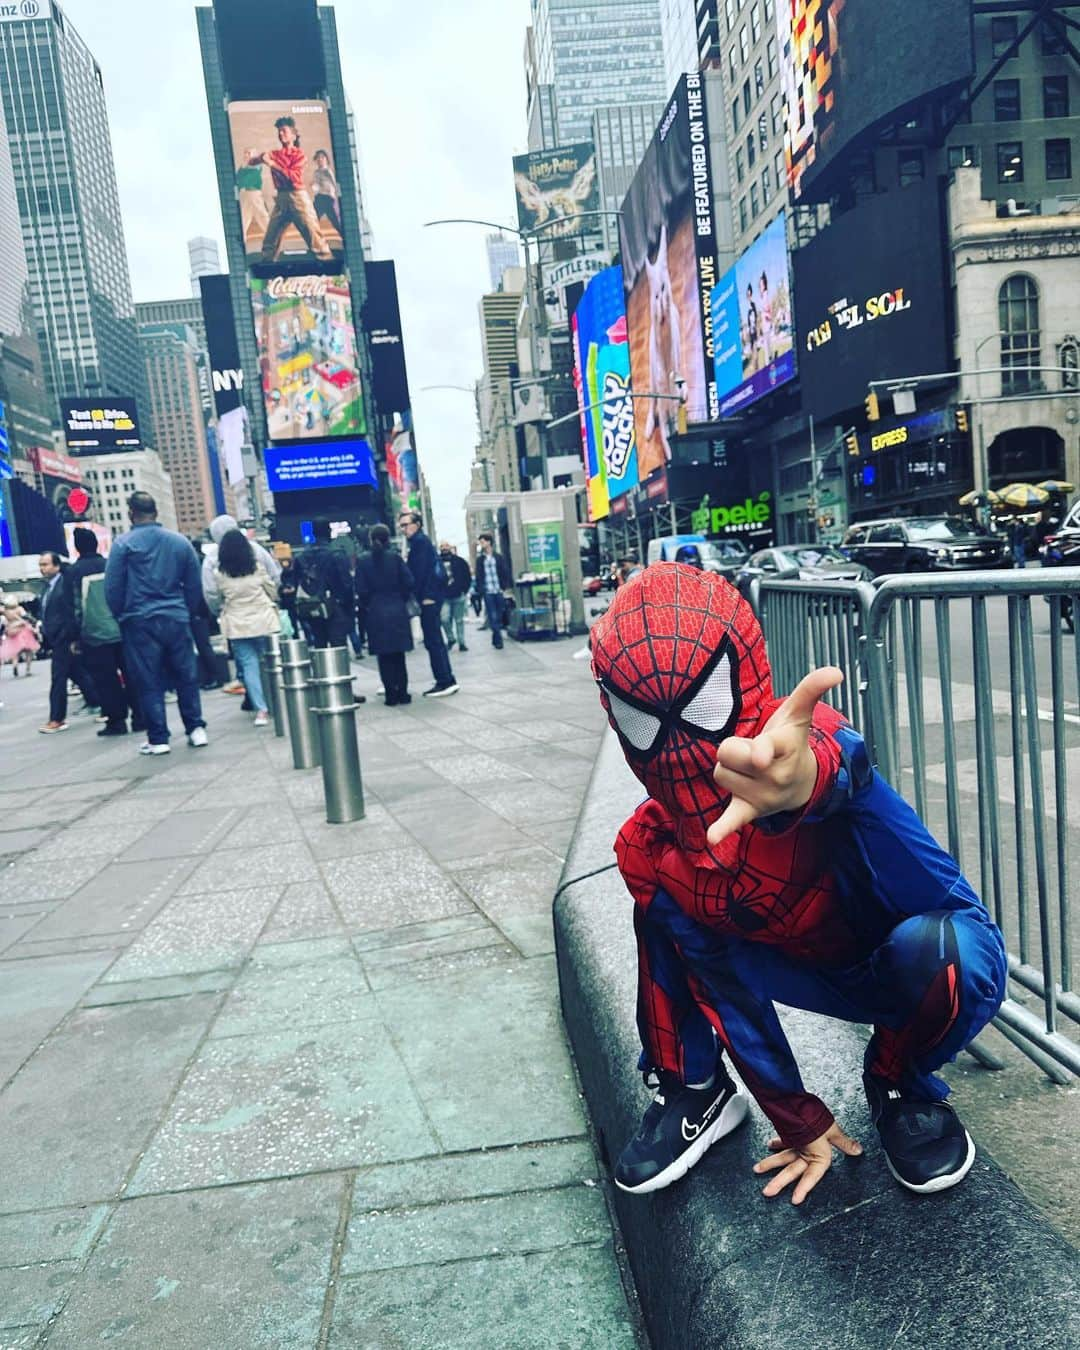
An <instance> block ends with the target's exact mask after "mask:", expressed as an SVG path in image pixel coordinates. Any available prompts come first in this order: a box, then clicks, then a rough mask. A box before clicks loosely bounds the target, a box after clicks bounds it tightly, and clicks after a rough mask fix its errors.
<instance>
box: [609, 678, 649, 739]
mask: <svg viewBox="0 0 1080 1350" xmlns="http://www.w3.org/2000/svg"><path fill="white" fill-rule="evenodd" d="M605 692H606V694H607V696H608V703H609V704H610V705H611V715H612V717H614V719H615V725H616V726H617V727H618V728H619V734H620V735H621V736H622V738H623V739H624V740H625V741H628V742H629V743H630V744H631V745H632V746H633V747H634V749H635V750H648V749H649V747H650V746H651V745H652V743H653V741H655V740H656V737H657V733H658V732H659V730H660V719H659V717H654V716H653V715H652V713H647V712H644V711H642V709H641V708H635V707H633V706H632V705H631V704H629V703H624V702H623V701H622V699H621V698H619V697H618V696H617V695H615V694H613V693H612V692H611V690H610V689H608V690H605Z"/></svg>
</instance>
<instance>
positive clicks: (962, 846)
mask: <svg viewBox="0 0 1080 1350" xmlns="http://www.w3.org/2000/svg"><path fill="white" fill-rule="evenodd" d="M1033 599H1034V600H1036V601H1037V609H1036V612H1035V614H1039V615H1042V614H1043V613H1044V612H1045V617H1046V618H1047V619H1048V620H1049V633H1048V635H1046V637H1045V644H1044V640H1043V634H1042V632H1041V627H1040V632H1039V633H1038V635H1036V622H1035V614H1033V611H1032V600H1033ZM751 600H752V602H753V603H754V604H755V608H756V609H757V611H758V614H759V616H760V617H761V618H762V623H763V627H764V629H765V633H766V638H767V640H768V642H769V649H770V659H771V661H772V663H773V671H774V676H775V685H776V689H777V692H778V693H785V692H788V691H789V690H790V689H791V688H793V687H794V685H795V684H796V683H797V682H798V680H799V679H801V677H802V675H803V674H805V673H806V671H807V670H808V669H810V668H812V667H813V666H815V665H821V664H827V663H828V664H835V665H838V666H840V667H841V668H842V669H843V670H844V671H845V674H846V675H847V677H848V678H847V679H846V680H845V685H849V684H850V685H852V686H853V687H855V688H857V690H858V697H854V696H851V695H849V698H848V703H847V705H846V706H845V704H844V702H843V701H842V700H840V699H839V698H838V699H837V700H836V701H837V706H838V707H840V708H841V710H842V711H843V712H845V713H846V714H847V715H848V716H849V718H850V720H851V721H852V722H853V724H854V725H855V726H856V727H857V728H858V729H859V730H860V731H861V732H862V734H863V735H864V736H865V738H866V741H867V744H868V746H869V748H870V751H871V754H872V756H873V758H874V760H875V763H876V764H877V766H878V769H879V771H880V772H881V773H882V774H883V775H884V776H885V778H886V779H888V781H889V782H891V783H892V784H893V786H894V787H896V788H897V790H898V791H900V792H901V793H903V795H904V796H906V797H908V798H910V799H911V800H912V801H913V804H914V806H915V808H916V810H917V811H918V812H919V814H920V816H922V818H923V819H924V820H925V821H926V822H927V824H928V825H929V826H930V828H931V829H932V830H933V831H934V833H935V834H937V835H938V836H939V837H943V838H945V839H947V841H948V846H949V850H950V852H952V853H953V854H954V856H955V857H956V858H957V859H958V860H959V861H960V863H961V865H962V866H963V865H964V864H965V862H967V863H968V864H972V865H973V864H974V862H975V860H976V859H977V862H978V880H979V888H980V890H981V893H982V896H983V899H984V901H985V902H986V904H987V907H988V908H989V909H990V911H991V913H992V914H993V916H994V919H995V922H996V923H997V924H998V925H999V926H1000V928H1001V929H1002V932H1003V933H1004V934H1005V941H1006V946H1007V949H1008V953H1009V975H1010V980H1011V982H1012V983H1011V985H1010V997H1008V998H1007V999H1006V1001H1005V1003H1004V1004H1003V1005H1002V1008H1001V1011H1000V1013H999V1015H998V1017H997V1018H996V1019H995V1025H996V1026H997V1027H998V1029H999V1030H1000V1031H1001V1032H1002V1034H1003V1035H1005V1036H1006V1037H1007V1038H1008V1039H1009V1040H1011V1041H1012V1042H1013V1043H1014V1044H1016V1045H1017V1046H1018V1047H1019V1048H1020V1049H1021V1050H1023V1052H1024V1053H1025V1054H1026V1055H1028V1056H1029V1057H1030V1058H1031V1059H1033V1060H1034V1061H1035V1062H1036V1063H1037V1064H1039V1066H1040V1067H1041V1068H1042V1069H1043V1070H1044V1071H1045V1072H1046V1073H1047V1074H1048V1075H1049V1076H1050V1077H1051V1078H1053V1079H1055V1080H1056V1081H1058V1082H1069V1081H1071V1080H1070V1077H1069V1075H1070V1073H1071V1074H1078V1075H1080V1035H1078V1032H1077V1029H1076V1028H1077V1026H1078V1025H1080V997H1078V996H1077V994H1076V992H1075V990H1074V977H1073V968H1074V964H1075V953H1074V945H1075V937H1074V934H1073V931H1072V925H1071V915H1070V904H1071V899H1072V876H1073V873H1074V870H1075V864H1076V859H1075V857H1074V856H1070V846H1072V848H1075V844H1073V837H1074V836H1075V831H1072V832H1071V831H1070V829H1069V807H1070V799H1069V792H1068V771H1069V767H1070V763H1069V762H1070V758H1071V759H1072V767H1073V770H1074V776H1075V771H1076V770H1077V768H1080V730H1077V731H1073V730H1072V728H1073V727H1078V728H1080V631H1078V632H1077V633H1076V634H1075V635H1073V636H1071V637H1066V636H1065V635H1063V633H1062V619H1063V615H1064V613H1065V612H1066V606H1067V605H1068V604H1071V606H1072V613H1073V614H1074V615H1075V616H1078V617H1080V569H1074V568H1068V569H1066V568H1060V569H1059V568H1053V569H1038V570H1036V569H1026V570H1024V571H1016V572H1000V573H999V572H965V573H953V574H941V573H919V574H912V575H905V576H897V577H891V578H888V579H886V580H885V581H884V582H882V583H881V585H880V586H879V587H877V588H874V587H871V586H866V585H865V584H864V583H858V582H831V583H823V584H820V585H818V584H815V583H813V582H781V581H763V582H761V583H760V584H759V585H758V586H757V587H755V590H754V592H753V593H752V595H751ZM957 610H959V611H960V614H959V615H958V614H957ZM960 623H963V624H964V625H965V629H966V631H965V639H966V638H967V637H968V636H970V647H971V650H970V653H967V652H966V651H964V650H963V648H964V647H966V641H965V643H964V644H961V643H954V640H953V639H954V635H955V634H956V633H957V631H958V629H959V624H960ZM1037 636H1038V645H1037V642H1036V637H1037ZM853 637H854V641H855V646H856V652H855V656H854V660H853V658H852V651H851V645H852V638H853ZM1006 675H1007V680H1006V678H1005V677H1006ZM995 678H996V680H997V683H998V685H999V686H1000V687H999V688H997V689H995V688H994V680H995ZM1067 686H1068V688H1067ZM1070 707H1071V710H1070ZM849 709H850V711H849ZM1073 809H1074V811H1075V810H1076V808H1075V807H1074V808H1073ZM973 1049H974V1052H975V1053H976V1055H977V1057H978V1058H980V1059H983V1060H984V1061H985V1062H993V1056H991V1055H990V1054H988V1053H987V1052H986V1051H985V1050H984V1049H982V1048H980V1047H979V1046H978V1045H976V1046H975V1047H973Z"/></svg>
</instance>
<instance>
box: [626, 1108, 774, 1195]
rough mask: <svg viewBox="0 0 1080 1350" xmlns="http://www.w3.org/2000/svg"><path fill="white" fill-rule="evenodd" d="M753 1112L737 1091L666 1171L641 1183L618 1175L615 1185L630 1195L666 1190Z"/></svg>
mask: <svg viewBox="0 0 1080 1350" xmlns="http://www.w3.org/2000/svg"><path fill="white" fill-rule="evenodd" d="M749 1114H750V1103H749V1102H748V1101H747V1100H746V1098H745V1097H744V1096H743V1095H742V1093H741V1092H736V1093H735V1095H734V1096H733V1097H732V1098H731V1100H730V1101H729V1102H728V1104H727V1105H726V1106H725V1107H724V1109H723V1110H722V1111H721V1112H720V1114H719V1115H718V1116H717V1117H716V1119H715V1120H714V1121H713V1123H712V1124H711V1125H710V1126H709V1128H708V1129H707V1130H703V1131H702V1133H701V1134H699V1135H698V1137H697V1138H696V1139H695V1140H694V1142H693V1143H692V1144H691V1145H690V1147H689V1148H688V1149H687V1150H686V1152H685V1153H680V1154H679V1156H678V1157H677V1158H676V1159H675V1161H674V1162H672V1163H669V1164H668V1165H667V1167H665V1168H664V1170H663V1171H662V1172H657V1174H656V1176H654V1177H650V1178H649V1180H648V1181H643V1182H641V1183H640V1184H639V1185H637V1186H626V1185H624V1184H623V1183H622V1182H621V1181H620V1180H619V1178H618V1177H615V1178H614V1180H615V1185H616V1186H618V1188H619V1190H620V1191H626V1192H627V1194H628V1195H648V1193H649V1192H650V1191H662V1190H663V1189H664V1188H665V1187H666V1186H670V1185H671V1184H672V1183H673V1182H676V1181H680V1180H681V1179H682V1178H683V1177H684V1176H686V1174H687V1172H689V1171H690V1169H691V1167H693V1166H695V1164H697V1163H699V1162H700V1161H701V1159H702V1158H703V1157H704V1156H705V1154H706V1153H707V1152H708V1151H709V1149H710V1148H712V1146H713V1144H715V1143H716V1142H717V1140H718V1139H723V1137H724V1135H726V1134H731V1133H732V1131H733V1130H737V1129H738V1128H739V1126H740V1125H741V1124H742V1123H743V1121H744V1120H745V1119H746V1117H747V1116H748V1115H749Z"/></svg>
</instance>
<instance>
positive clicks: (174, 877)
mask: <svg viewBox="0 0 1080 1350" xmlns="http://www.w3.org/2000/svg"><path fill="white" fill-rule="evenodd" d="M101 861H103V860H102V859H98V862H99V863H100V862H101ZM194 866H195V861H194V860H193V859H188V858H162V859H157V860H153V861H147V862H140V863H110V864H109V865H108V866H107V867H103V868H102V869H101V871H100V872H98V874H97V876H95V877H94V878H93V880H91V881H89V882H87V884H86V885H85V886H80V887H79V888H78V889H77V890H75V892H74V894H73V895H72V896H71V898H70V899H69V900H66V901H65V903H64V904H62V905H59V906H57V908H56V909H55V910H54V911H53V913H52V914H50V915H49V917H48V918H47V919H45V920H43V921H42V923H41V924H40V926H39V927H37V928H35V930H34V938H35V940H37V941H43V940H46V939H51V938H62V937H83V936H87V935H89V934H96V933H115V932H125V931H132V932H139V931H140V930H141V929H143V928H145V927H146V925H147V924H148V923H150V922H151V920H152V919H153V918H154V916H155V914H157V913H158V911H159V910H160V909H161V908H162V907H163V906H164V905H165V904H166V903H167V901H168V899H169V897H170V896H171V895H173V894H174V893H175V892H176V890H177V888H178V887H179V886H180V885H181V884H182V883H183V881H184V879H185V877H187V876H188V875H190V873H191V871H192V869H193V868H194Z"/></svg>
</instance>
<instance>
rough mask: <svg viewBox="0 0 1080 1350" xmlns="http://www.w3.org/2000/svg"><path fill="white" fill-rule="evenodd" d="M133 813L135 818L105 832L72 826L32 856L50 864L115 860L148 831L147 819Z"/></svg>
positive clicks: (149, 826)
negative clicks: (97, 858)
mask: <svg viewBox="0 0 1080 1350" xmlns="http://www.w3.org/2000/svg"><path fill="white" fill-rule="evenodd" d="M134 814H135V817H136V818H135V819H128V820H126V821H124V822H123V823H122V824H121V823H116V824H113V825H111V826H110V827H109V828H108V829H107V830H103V829H102V828H101V826H100V825H82V824H79V825H73V826H72V827H71V828H70V829H68V830H64V831H63V832H62V833H60V834H56V835H54V836H53V837H52V838H51V839H50V840H49V841H48V842H47V843H43V844H40V845H38V847H37V851H36V853H35V855H34V856H35V857H36V858H37V859H38V861H39V862H41V863H49V864H51V863H52V862H53V861H54V860H55V859H57V858H96V857H101V856H104V857H108V858H115V857H116V856H117V854H120V853H123V851H124V849H125V848H127V847H128V846H129V845H131V844H134V843H135V841H136V839H139V838H141V836H142V835H144V834H145V833H146V832H147V830H149V829H150V828H151V822H150V821H149V820H147V819H145V818H142V819H140V818H138V813H137V812H135V813H134Z"/></svg>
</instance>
